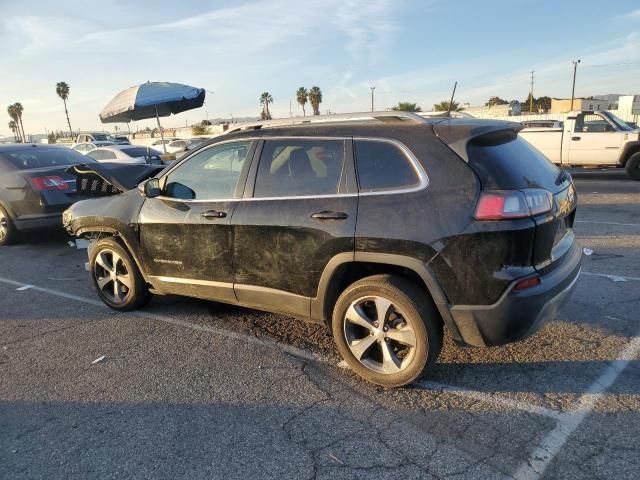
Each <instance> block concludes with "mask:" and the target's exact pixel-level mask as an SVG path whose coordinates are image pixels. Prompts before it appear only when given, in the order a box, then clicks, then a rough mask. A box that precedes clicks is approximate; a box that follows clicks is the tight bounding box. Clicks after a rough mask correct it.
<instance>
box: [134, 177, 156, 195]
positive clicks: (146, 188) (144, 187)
mask: <svg viewBox="0 0 640 480" xmlns="http://www.w3.org/2000/svg"><path fill="white" fill-rule="evenodd" d="M138 189H139V190H140V192H141V193H142V195H144V196H145V197H147V198H155V197H158V196H160V193H162V192H161V190H160V180H159V179H157V178H150V179H148V180H146V181H144V182H142V183H141V184H140V185H138Z"/></svg>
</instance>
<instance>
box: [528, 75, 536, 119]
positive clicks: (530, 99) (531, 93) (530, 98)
mask: <svg viewBox="0 0 640 480" xmlns="http://www.w3.org/2000/svg"><path fill="white" fill-rule="evenodd" d="M534 72H535V70H531V90H530V91H529V113H533V73H534Z"/></svg>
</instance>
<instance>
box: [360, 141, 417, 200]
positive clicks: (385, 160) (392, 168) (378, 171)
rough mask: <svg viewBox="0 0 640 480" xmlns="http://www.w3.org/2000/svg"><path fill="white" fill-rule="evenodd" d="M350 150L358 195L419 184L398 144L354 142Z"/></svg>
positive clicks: (414, 171) (410, 164) (408, 160)
mask: <svg viewBox="0 0 640 480" xmlns="http://www.w3.org/2000/svg"><path fill="white" fill-rule="evenodd" d="M354 148H355V155H356V166H357V170H358V184H359V187H360V191H361V192H375V191H385V190H398V189H405V188H413V187H417V186H418V185H420V177H419V175H418V172H417V171H416V169H415V168H414V166H413V163H412V161H411V160H410V159H409V157H408V156H407V155H406V154H405V152H404V151H403V150H402V149H401V148H400V147H399V146H398V145H396V144H394V143H390V142H387V141H381V140H356V141H355V142H354Z"/></svg>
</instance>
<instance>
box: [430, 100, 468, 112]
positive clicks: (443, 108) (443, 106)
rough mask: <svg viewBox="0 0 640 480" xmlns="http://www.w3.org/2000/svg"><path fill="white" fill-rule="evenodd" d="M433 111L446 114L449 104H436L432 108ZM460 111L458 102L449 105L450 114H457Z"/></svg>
mask: <svg viewBox="0 0 640 480" xmlns="http://www.w3.org/2000/svg"><path fill="white" fill-rule="evenodd" d="M433 109H434V110H435V111H436V112H446V111H448V110H449V102H447V101H446V100H443V101H442V102H440V103H436V104H435V105H434V106H433ZM460 110H462V107H461V106H460V104H459V103H458V102H453V103H452V104H451V111H452V112H459V111H460Z"/></svg>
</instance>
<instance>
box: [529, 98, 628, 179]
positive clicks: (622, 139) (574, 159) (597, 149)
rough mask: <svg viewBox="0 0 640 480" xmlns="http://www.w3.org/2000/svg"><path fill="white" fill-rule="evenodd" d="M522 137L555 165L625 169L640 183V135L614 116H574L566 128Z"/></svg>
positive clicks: (601, 113) (531, 130)
mask: <svg viewBox="0 0 640 480" xmlns="http://www.w3.org/2000/svg"><path fill="white" fill-rule="evenodd" d="M520 136H521V137H522V138H524V139H525V140H526V141H528V142H529V143H531V144H532V145H533V146H534V147H536V148H537V149H538V150H540V151H541V152H542V153H543V154H544V155H546V156H547V158H549V159H550V160H551V161H552V162H553V163H556V164H559V165H563V166H565V165H566V166H574V167H575V166H611V167H624V168H625V170H626V172H627V174H628V175H629V176H630V177H631V178H633V179H635V180H640V132H638V131H634V130H633V129H632V128H631V127H629V125H627V124H626V123H625V122H623V121H622V120H620V119H619V118H618V117H616V116H615V115H614V114H612V113H611V112H607V111H596V112H592V111H584V112H571V113H570V114H569V116H568V117H567V119H566V121H565V122H564V128H562V127H558V128H542V129H534V128H528V129H525V130H523V131H522V132H520Z"/></svg>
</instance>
